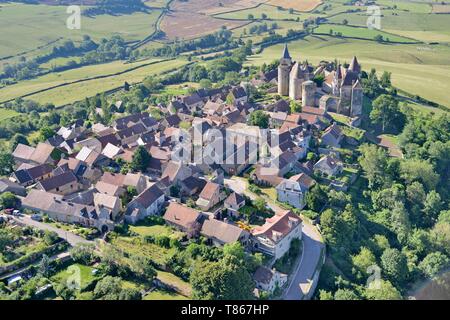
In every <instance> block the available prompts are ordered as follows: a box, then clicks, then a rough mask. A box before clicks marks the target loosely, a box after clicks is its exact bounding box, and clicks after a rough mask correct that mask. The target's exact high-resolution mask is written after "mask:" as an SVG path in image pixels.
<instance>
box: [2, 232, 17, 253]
mask: <svg viewBox="0 0 450 320" xmlns="http://www.w3.org/2000/svg"><path fill="white" fill-rule="evenodd" d="M13 242H14V236H13V235H12V234H11V233H10V232H8V230H6V229H0V253H4V252H5V249H6V247H8V246H10V245H11V244H12V243H13Z"/></svg>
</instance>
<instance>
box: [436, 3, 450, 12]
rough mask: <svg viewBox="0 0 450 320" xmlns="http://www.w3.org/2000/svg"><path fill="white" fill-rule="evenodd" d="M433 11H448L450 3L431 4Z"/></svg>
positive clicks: (449, 10)
mask: <svg viewBox="0 0 450 320" xmlns="http://www.w3.org/2000/svg"><path fill="white" fill-rule="evenodd" d="M432 12H433V13H450V4H433V10H432Z"/></svg>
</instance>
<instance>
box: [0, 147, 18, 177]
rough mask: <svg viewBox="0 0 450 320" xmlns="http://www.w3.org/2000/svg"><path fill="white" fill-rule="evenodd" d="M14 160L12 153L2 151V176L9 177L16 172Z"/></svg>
mask: <svg viewBox="0 0 450 320" xmlns="http://www.w3.org/2000/svg"><path fill="white" fill-rule="evenodd" d="M14 165H15V162H14V158H13V156H12V154H11V153H6V152H3V151H0V175H2V176H7V175H9V174H10V173H11V172H13V171H14Z"/></svg>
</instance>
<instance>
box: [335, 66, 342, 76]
mask: <svg viewBox="0 0 450 320" xmlns="http://www.w3.org/2000/svg"><path fill="white" fill-rule="evenodd" d="M334 77H335V78H336V79H342V71H341V65H338V66H337V69H336V73H335V74H334Z"/></svg>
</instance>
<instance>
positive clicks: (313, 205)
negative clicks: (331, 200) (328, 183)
mask: <svg viewBox="0 0 450 320" xmlns="http://www.w3.org/2000/svg"><path fill="white" fill-rule="evenodd" d="M327 202H328V195H327V193H326V190H325V188H324V187H323V186H321V185H320V184H316V185H314V186H313V187H312V188H311V189H310V190H309V192H308V193H306V205H307V206H308V208H309V209H310V210H313V211H316V212H320V211H321V210H322V208H323V207H324V206H325V204H326V203H327Z"/></svg>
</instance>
